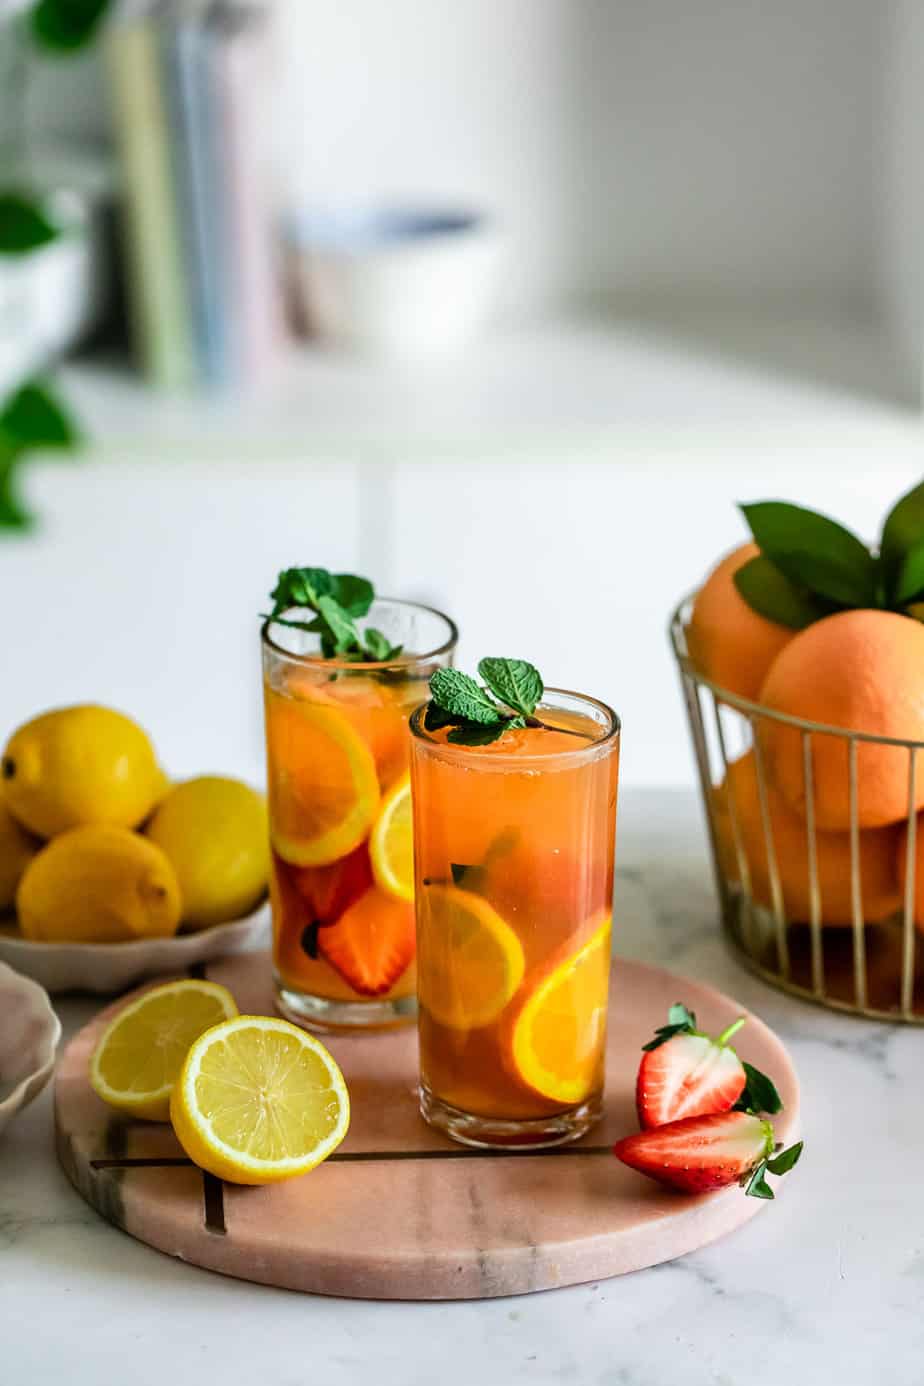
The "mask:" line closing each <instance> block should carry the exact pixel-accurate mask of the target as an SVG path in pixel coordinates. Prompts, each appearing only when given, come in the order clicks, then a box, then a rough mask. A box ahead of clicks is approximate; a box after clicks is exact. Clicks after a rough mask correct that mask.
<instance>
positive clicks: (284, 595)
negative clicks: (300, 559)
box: [263, 568, 402, 663]
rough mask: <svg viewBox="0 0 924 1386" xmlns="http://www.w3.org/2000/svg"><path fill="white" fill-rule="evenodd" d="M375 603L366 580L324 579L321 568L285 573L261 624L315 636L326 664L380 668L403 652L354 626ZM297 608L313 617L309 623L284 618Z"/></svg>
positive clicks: (371, 629) (332, 575)
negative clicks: (329, 661)
mask: <svg viewBox="0 0 924 1386" xmlns="http://www.w3.org/2000/svg"><path fill="white" fill-rule="evenodd" d="M374 599H375V589H374V588H373V586H372V583H371V582H370V581H369V580H368V578H363V577H356V576H355V575H354V574H353V573H329V572H328V571H327V569H326V568H285V569H284V570H283V571H282V572H281V573H280V574H279V577H278V579H277V581H276V586H275V587H274V588H273V590H272V592H271V593H270V601H271V602H272V603H273V609H272V611H271V612H270V613H269V614H268V615H267V616H265V617H264V618H263V619H264V620H269V621H276V622H277V623H278V624H279V625H282V626H290V627H291V628H292V629H294V630H306V631H312V632H314V633H316V634H317V635H318V637H319V639H320V642H321V654H322V655H323V656H324V658H325V659H346V660H351V661H363V662H371V663H384V662H385V661H387V660H389V659H397V657H398V655H400V653H401V650H402V646H400V645H392V644H391V642H390V641H389V640H388V638H387V637H386V636H385V635H383V634H382V632H381V631H380V630H376V629H375V628H374V627H373V626H367V627H366V629H365V630H363V631H362V632H360V630H359V628H358V627H357V625H356V622H357V620H358V619H359V618H360V617H362V616H365V615H366V613H367V612H368V610H369V608H370V606H371V605H372V602H373V600H374ZM296 607H304V608H305V609H306V610H308V611H311V612H314V613H315V615H314V619H313V620H311V621H297V620H294V619H293V618H292V617H290V616H284V615H283V612H286V611H291V610H293V609H294V608H296Z"/></svg>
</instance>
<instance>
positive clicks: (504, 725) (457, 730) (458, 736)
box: [446, 717, 526, 746]
mask: <svg viewBox="0 0 924 1386" xmlns="http://www.w3.org/2000/svg"><path fill="white" fill-rule="evenodd" d="M525 726H526V723H525V722H524V721H523V718H522V717H510V718H502V719H501V721H500V722H495V723H493V724H492V725H490V726H484V725H479V724H478V723H474V724H473V723H471V722H470V723H469V724H468V725H467V726H461V727H454V728H453V730H452V731H451V732H450V733H449V735H448V736H447V737H446V740H447V741H451V742H452V744H453V746H490V745H491V743H492V741H499V740H500V738H501V737H502V736H503V734H504V732H505V731H509V730H510V729H511V728H512V727H525Z"/></svg>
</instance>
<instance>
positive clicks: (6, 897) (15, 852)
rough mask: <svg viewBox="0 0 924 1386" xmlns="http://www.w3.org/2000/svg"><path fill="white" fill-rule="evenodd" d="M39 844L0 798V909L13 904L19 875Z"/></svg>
mask: <svg viewBox="0 0 924 1386" xmlns="http://www.w3.org/2000/svg"><path fill="white" fill-rule="evenodd" d="M41 845H42V844H41V843H40V842H37V841H36V839H35V838H34V837H33V836H32V834H31V833H27V832H26V830H25V828H22V827H20V825H19V824H18V823H17V822H16V819H15V818H14V817H13V815H12V814H11V813H10V811H9V809H8V808H7V806H6V804H5V803H4V802H3V800H2V799H0V910H8V909H9V908H10V906H11V905H12V904H13V901H14V900H15V899H16V887H17V886H18V885H19V880H20V877H21V876H22V873H23V872H24V871H25V869H26V867H27V866H28V865H29V862H30V861H31V860H32V858H33V857H34V856H35V854H36V852H37V851H38V850H39V848H40V847H41Z"/></svg>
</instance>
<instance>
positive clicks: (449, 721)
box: [424, 699, 465, 731]
mask: <svg viewBox="0 0 924 1386" xmlns="http://www.w3.org/2000/svg"><path fill="white" fill-rule="evenodd" d="M464 721H465V718H464V717H459V716H457V714H456V713H454V712H444V710H443V709H442V708H441V707H440V705H439V704H438V703H434V702H433V701H432V699H431V701H430V702H429V703H427V710H426V712H425V713H424V730H425V731H440V730H441V729H442V728H443V727H458V726H460V725H461V723H462V722H464Z"/></svg>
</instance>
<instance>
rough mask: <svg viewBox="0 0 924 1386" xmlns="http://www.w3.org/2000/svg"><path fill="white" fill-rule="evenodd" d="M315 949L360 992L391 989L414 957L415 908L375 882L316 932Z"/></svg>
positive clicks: (377, 993)
mask: <svg viewBox="0 0 924 1386" xmlns="http://www.w3.org/2000/svg"><path fill="white" fill-rule="evenodd" d="M317 945H318V951H319V952H320V953H321V955H322V956H323V957H325V958H326V959H327V961H328V962H329V963H330V965H331V967H334V968H336V969H337V971H338V972H339V973H340V976H341V977H342V978H343V979H344V981H346V982H349V984H350V986H351V987H352V988H353V990H354V991H356V992H358V993H359V994H360V996H381V995H383V994H384V993H385V992H386V991H390V990H391V988H392V987H393V986H394V984H395V982H396V981H397V980H398V978H399V977H400V976H401V974H402V972H404V971H406V969H407V968H408V966H409V965H410V963H411V962H412V961H413V959H414V953H415V949H416V936H415V927H414V906H413V905H412V904H408V903H407V902H406V901H404V900H396V899H394V898H393V897H392V896H390V895H386V894H385V893H384V892H383V891H381V890H378V889H377V888H376V887H375V886H373V887H372V889H371V890H367V891H366V893H365V894H364V895H361V896H360V898H359V899H358V900H357V901H355V902H354V903H353V904H352V905H350V907H349V909H348V910H345V911H344V913H343V914H342V915H341V916H340V918H339V919H338V920H337V922H336V924H331V925H330V926H329V927H327V928H323V929H319V930H318V934H317Z"/></svg>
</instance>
